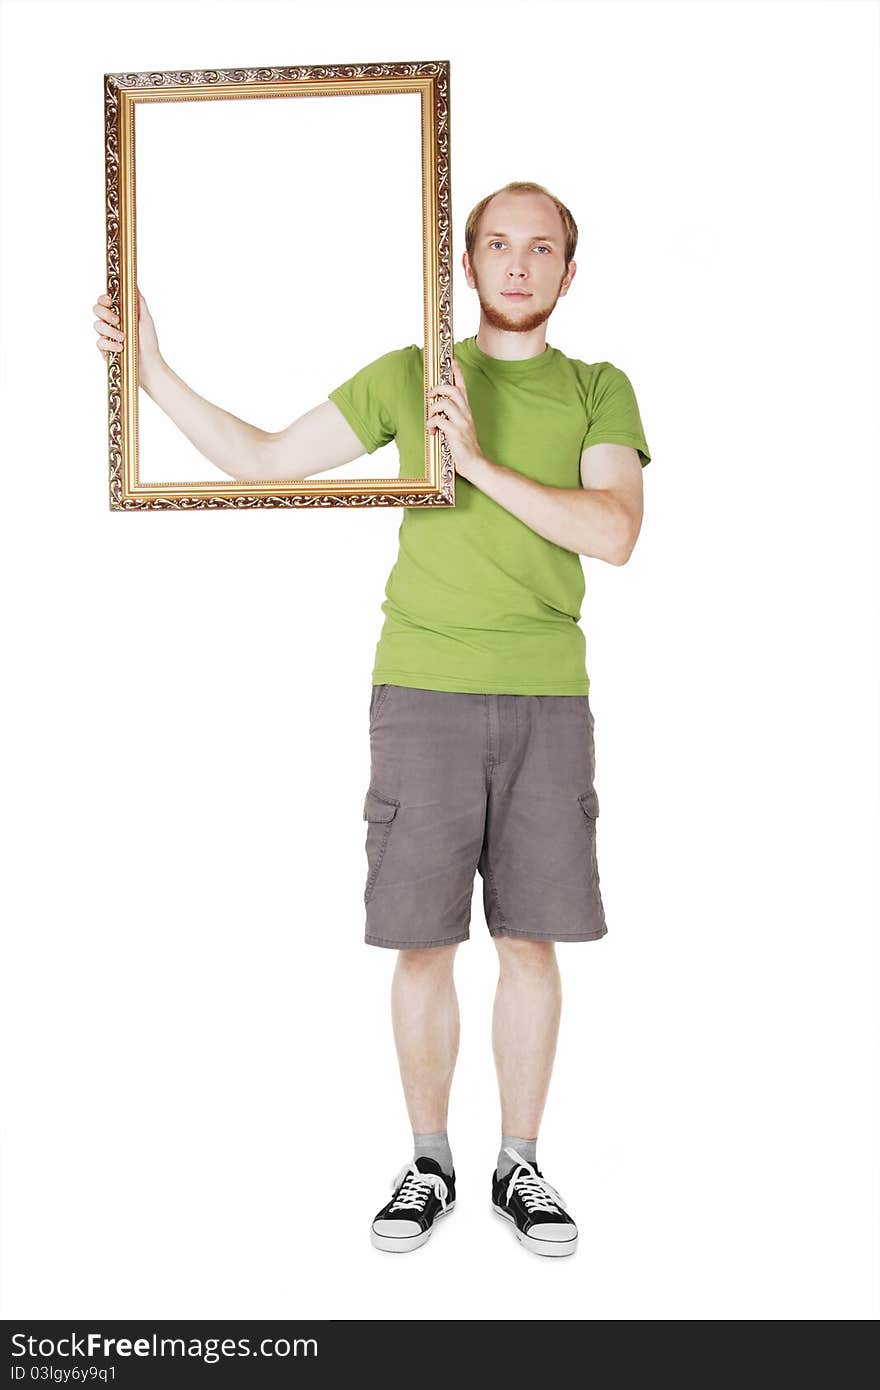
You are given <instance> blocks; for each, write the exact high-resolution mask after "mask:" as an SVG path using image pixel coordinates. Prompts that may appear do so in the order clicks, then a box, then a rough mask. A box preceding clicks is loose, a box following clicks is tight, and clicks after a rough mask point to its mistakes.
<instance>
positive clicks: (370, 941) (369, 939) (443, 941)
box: [364, 931, 470, 951]
mask: <svg viewBox="0 0 880 1390" xmlns="http://www.w3.org/2000/svg"><path fill="white" fill-rule="evenodd" d="M469 939H470V932H469V931H467V932H465V934H464V936H441V937H439V938H438V940H436V941H385V940H384V938H383V937H381V936H370V934H369V932H367V933H366V934H365V935H364V942H365V943H366V945H367V946H390V947H392V948H394V949H396V950H399V951H412V950H414V949H419V948H420V947H422V946H424V947H428V946H454V945H456V944H457V942H459V941H468V940H469Z"/></svg>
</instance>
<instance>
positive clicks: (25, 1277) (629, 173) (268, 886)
mask: <svg viewBox="0 0 880 1390" xmlns="http://www.w3.org/2000/svg"><path fill="white" fill-rule="evenodd" d="M2 38H3V73H2V80H3V100H4V105H3V112H2V121H3V129H2V140H3V144H2V173H3V188H2V194H3V198H2V206H3V212H2V218H3V221H2V228H0V231H2V254H3V261H2V277H3V278H2V287H0V288H2V303H3V310H4V313H3V342H2V364H0V365H2V389H3V418H4V424H3V430H4V447H3V458H4V470H3V477H4V489H5V495H4V506H3V509H2V516H3V533H2V558H3V568H4V574H3V579H4V592H5V595H6V612H5V622H4V634H3V636H4V641H3V646H4V655H5V657H6V671H7V675H6V680H5V682H4V694H5V700H6V716H5V721H4V734H5V738H4V748H3V783H4V796H3V815H4V823H3V827H2V844H3V850H4V866H3V876H2V883H3V899H4V902H3V907H4V918H5V926H4V929H3V932H4V935H3V967H4V968H3V986H2V991H3V992H2V1000H0V1003H2V1017H3V1037H2V1042H3V1071H2V1082H3V1084H2V1115H0V1162H2V1167H0V1200H2V1228H3V1240H2V1271H0V1273H2V1315H3V1316H4V1317H6V1318H37V1317H42V1318H52V1317H58V1318H72V1317H77V1318H81V1317H86V1316H88V1317H90V1318H98V1317H104V1318H111V1317H119V1318H123V1317H126V1318H128V1317H132V1318H133V1317H140V1318H153V1317H155V1318H160V1317H177V1318H183V1317H188V1316H191V1317H213V1318H235V1317H240V1318H257V1317H267V1318H270V1317H293V1318H298V1317H307V1316H317V1317H330V1318H352V1317H355V1318H380V1319H384V1318H390V1317H404V1318H410V1317H412V1318H421V1317H429V1318H437V1319H448V1318H497V1319H512V1318H521V1317H529V1318H535V1317H537V1318H545V1317H546V1318H556V1317H561V1318H577V1319H628V1320H629V1319H633V1320H635V1319H753V1318H754V1319H864V1318H870V1317H872V1316H873V1312H874V1310H875V1309H876V1303H875V1302H874V1301H873V1296H872V1277H871V1276H872V1267H873V1259H874V1255H873V1249H872V1230H873V1227H874V1221H875V1216H874V1213H873V1212H872V1192H873V1179H872V1169H871V1102H870V1096H871V1060H872V1057H871V1054H872V1042H873V1036H874V1035H873V1032H872V1028H871V1022H870V1017H871V1016H870V1002H871V972H872V953H871V940H870V901H871V878H870V850H871V845H872V834H875V833H876V824H872V819H873V817H874V813H875V799H874V777H875V766H876V728H875V720H876V688H875V685H874V673H873V669H872V659H871V650H870V643H871V638H870V624H871V621H872V606H871V601H870V589H871V581H872V567H871V544H872V492H871V481H872V473H873V466H875V463H876V460H875V458H874V456H873V449H872V417H871V396H872V391H873V390H875V389H876V378H875V375H874V372H873V369H872V362H871V352H872V336H871V318H872V315H871V310H872V294H873V293H874V284H873V282H872V279H871V274H872V263H871V250H872V246H873V243H874V240H875V238H876V220H875V219H876V207H875V203H874V202H873V197H874V186H873V181H872V170H873V168H874V162H875V160H876V155H877V150H876V146H875V144H874V143H873V130H874V128H875V125H876V119H877V109H876V96H875V93H876V52H877V7H876V6H875V5H873V4H863V3H853V4H850V3H838V4H835V5H833V6H832V5H830V4H827V5H826V4H787V3H782V4H775V3H760V4H749V5H743V4H729V5H728V4H722V3H718V4H715V3H709V4H701V5H697V4H690V3H685V4H665V3H659V4H641V3H618V4H600V3H595V4H587V3H583V4H556V5H547V4H542V5H541V6H540V7H539V6H538V5H537V4H528V5H516V4H511V3H507V4H505V5H504V6H503V7H499V8H492V7H488V6H477V5H474V4H473V3H468V5H467V6H466V7H461V8H456V7H454V6H449V5H443V6H442V7H439V6H438V7H436V8H433V9H432V8H427V7H426V8H424V9H422V10H420V11H418V12H416V13H413V12H411V11H410V10H405V9H403V8H394V9H387V10H383V9H374V8H372V7H365V9H364V10H363V11H355V10H352V11H343V10H341V9H338V8H336V7H333V6H331V5H328V4H327V3H323V4H322V5H321V7H320V8H315V9H308V8H305V7H301V6H299V5H295V4H267V5H259V4H249V5H247V6H246V5H244V4H205V5H198V4H189V5H187V4H180V3H177V4H175V5H174V6H173V7H172V6H171V5H157V4H155V3H151V4H150V5H149V6H147V5H140V4H126V5H119V4H117V5H113V6H110V5H104V4H95V5H87V4H64V5H61V4H40V3H33V0H29V2H28V3H27V4H26V5H25V4H19V3H12V4H11V3H7V4H5V6H4V8H3V35H2ZM432 58H448V59H449V60H450V61H451V63H452V139H453V155H452V171H453V214H454V232H455V259H456V264H457V266H458V262H459V261H460V255H461V250H462V237H463V229H464V222H465V218H466V215H467V212H468V211H469V209H470V207H471V206H472V205H473V204H474V203H475V202H476V201H477V200H478V198H480V197H481V196H482V195H483V194H484V193H485V192H487V191H490V190H491V189H493V188H496V187H498V186H499V185H500V184H502V183H504V182H505V181H506V180H508V179H512V178H526V179H537V180H538V181H539V182H541V183H544V184H546V185H547V186H548V187H549V188H551V189H553V190H554V191H556V192H557V193H558V194H559V196H560V197H562V198H563V200H564V201H565V202H566V203H567V204H568V205H569V206H570V207H571V209H572V211H573V212H574V214H575V217H576V218H577V220H578V223H579V226H580V236H581V240H580V245H579V248H578V255H577V261H578V265H579V272H578V275H577V278H576V280H575V283H574V285H573V288H572V291H571V293H570V294H569V295H568V296H567V298H565V299H564V300H563V301H561V302H560V304H559V305H558V307H557V310H556V311H555V313H554V315H553V317H552V319H551V320H550V324H549V330H548V341H549V342H550V343H551V344H552V345H554V346H556V347H559V348H561V349H563V350H564V351H566V352H568V353H569V354H570V355H572V356H576V357H579V358H581V359H583V360H586V361H601V360H610V361H612V362H614V363H615V364H616V365H618V366H620V367H622V368H623V369H624V370H625V371H626V372H627V374H628V375H629V376H630V379H631V380H632V382H633V385H634V387H635V389H636V393H637V396H638V400H639V404H640V407H641V411H642V417H643V421H644V424H645V429H646V432H647V438H648V442H649V445H650V448H651V451H652V454H653V459H652V462H651V463H650V464H649V465H648V467H647V468H646V469H645V473H644V479H645V493H646V502H645V521H644V525H643V529H642V534H641V537H640V539H639V542H638V545H637V547H636V550H635V553H634V554H633V557H632V559H631V560H630V562H629V563H628V564H627V565H626V566H624V567H623V568H614V567H611V566H608V565H606V564H603V563H602V562H600V561H598V560H595V559H585V561H584V565H585V569H586V574H587V594H586V598H585V601H584V609H583V618H582V624H583V627H584V630H585V632H586V635H587V658H588V669H589V674H590V677H591V680H592V687H591V692H590V698H591V705H592V708H593V713H594V716H595V721H596V725H595V737H596V752H597V775H596V787H597V791H598V794H599V798H600V802H601V808H602V809H601V818H600V823H599V832H598V833H599V863H600V869H601V875H602V888H603V895H604V898H605V904H606V911H607V916H608V922H609V934H608V936H607V937H606V938H605V939H604V940H603V941H601V942H597V943H590V944H585V945H577V946H568V947H565V946H561V947H560V948H559V958H560V961H561V966H562V971H563V989H564V1005H563V1019H562V1027H561V1034H560V1040H559V1051H558V1060H557V1066H556V1070H555V1074H554V1077H553V1081H552V1085H551V1090H550V1096H549V1100H548V1105H547V1109H546V1112H545V1117H544V1123H543V1125H542V1128H541V1134H540V1139H539V1147H538V1155H539V1162H540V1164H541V1166H542V1168H543V1169H544V1171H545V1173H546V1174H547V1176H548V1178H549V1179H550V1181H551V1182H553V1183H554V1184H555V1185H556V1186H557V1187H558V1189H559V1190H560V1191H561V1193H562V1195H563V1196H564V1197H565V1198H566V1200H567V1201H568V1202H569V1204H570V1206H571V1209H572V1211H573V1213H574V1215H575V1218H576V1220H577V1221H578V1223H579V1226H580V1230H581V1245H580V1249H579V1251H578V1253H577V1254H576V1256H575V1257H574V1258H573V1259H570V1260H560V1261H546V1260H540V1259H538V1258H536V1257H533V1256H531V1255H529V1254H528V1252H526V1251H525V1250H523V1249H522V1248H521V1247H519V1246H518V1245H517V1244H516V1242H515V1240H514V1237H513V1235H512V1234H511V1232H510V1230H509V1229H508V1228H507V1227H506V1225H504V1224H503V1223H502V1222H501V1221H500V1219H499V1218H498V1217H496V1216H495V1215H493V1213H492V1212H491V1209H490V1204H489V1179H490V1174H491V1171H492V1168H493V1166H494V1160H495V1155H496V1152H497V1146H498V1138H499V1132H498V1128H499V1110H498V1102H497V1092H496V1086H495V1077H494V1070H493V1064H492V1057H491V1047H490V1035H489V1026H490V1013H491V1004H492V995H493V990H494V986H495V979H496V959H495V951H494V948H493V946H492V944H491V941H490V940H489V938H488V935H487V933H486V930H485V925H484V918H483V915H482V908H481V901H480V886H481V885H480V880H479V878H478V879H477V882H476V884H475V897H474V916H473V920H472V925H471V930H472V939H471V940H470V941H469V942H467V943H465V944H464V945H463V946H461V947H460V949H459V953H458V961H457V967H456V975H457V982H458V987H459V996H460V1001H461V1014H462V1039H461V1053H460V1060H459V1068H458V1072H457V1075H456V1079H455V1084H454V1087H453V1097H452V1105H451V1110H450V1116H449V1133H450V1138H451V1141H452V1145H453V1150H454V1154H455V1160H456V1166H457V1169H458V1172H459V1181H460V1188H459V1203H458V1209H457V1212H456V1214H455V1215H454V1217H452V1218H451V1219H450V1221H449V1224H448V1225H445V1226H443V1225H441V1227H440V1228H438V1230H437V1232H436V1235H435V1236H434V1238H433V1239H432V1240H431V1242H430V1243H429V1245H427V1246H426V1247H425V1248H424V1249H422V1250H420V1251H419V1252H417V1253H416V1254H413V1255H412V1256H410V1257H409V1258H407V1259H403V1260H401V1259H399V1258H395V1257H393V1256H386V1255H384V1254H381V1253H379V1252H377V1251H375V1250H373V1249H372V1247H371V1246H370V1243H369V1238H368V1229H369V1222H370V1220H371V1218H372V1216H373V1215H374V1213H375V1211H376V1210H378V1208H379V1207H380V1206H381V1205H382V1204H383V1203H384V1202H385V1201H386V1200H387V1196H388V1195H389V1180H390V1178H391V1175H392V1174H393V1173H394V1172H395V1171H396V1170H397V1169H398V1168H399V1166H400V1165H401V1164H402V1163H403V1162H404V1161H405V1160H406V1158H407V1157H408V1156H409V1155H410V1154H411V1135H410V1130H409V1126H408V1122H407V1117H406V1112H405V1109H404V1105H403V1099H402V1095H401V1091H400V1085H399V1078H398V1074H397V1063H396V1058H395V1053H394V1048H393V1039H392V1033H391V1024H390V1017H389V1008H388V995H389V984H390V976H391V970H392V967H393V964H394V953H393V952H390V951H384V950H381V949H377V948H368V947H367V946H365V945H364V943H363V940H362V933H363V902H362V895H363V885H364V878H365V870H366V859H365V854H364V830H365V826H364V822H363V821H362V819H361V813H362V805H363V798H364V792H365V790H366V787H367V784H368V777H369V741H368V707H369V699H370V673H371V669H372V660H373V655H374V651H375V644H376V641H377V638H378V634H379V628H380V624H381V616H382V615H381V613H380V604H381V601H382V598H383V591H384V585H385V581H386V579H387V576H388V572H389V570H390V568H391V566H392V564H393V562H394V559H395V557H396V539H397V528H398V525H399V523H400V520H401V516H402V513H400V512H399V511H396V510H393V509H389V510H384V511H381V512H370V513H369V514H366V513H364V512H357V511H352V512H347V511H344V510H328V511H324V512H319V511H312V512H306V513H295V512H293V511H285V510H278V511H269V510H267V511H258V512H253V513H228V514H226V513H211V512H206V513H197V514H190V515H184V514H169V515H128V514H122V513H111V512H110V511H109V508H108V499H107V491H108V489H107V471H108V470H107V391H106V369H105V366H104V363H103V360H102V359H101V357H100V356H99V355H98V352H97V350H96V348H95V346H94V342H95V335H94V330H93V328H92V319H93V315H92V312H91V306H92V304H93V303H94V301H95V299H96V297H97V295H98V293H99V292H100V291H101V289H102V286H103V283H104V265H105V262H104V255H105V242H104V160H103V111H102V74H103V73H104V72H105V71H120V70H123V69H130V70H143V69H148V68H172V67H183V68H195V67H202V66H217V67H224V66H239V65H250V64H253V65H262V64H269V63H277V64H301V63H327V62H354V61H366V62H370V61H382V60H405V59H420V60H426V59H432ZM380 191H381V174H380ZM357 254H358V247H357V242H356V240H355V242H354V243H353V245H352V255H355V256H356V255H357ZM381 289H382V292H383V293H384V292H385V291H386V290H387V291H388V293H392V292H393V287H391V286H387V287H386V286H383V287H381ZM331 305H332V299H328V312H329V311H330V308H331ZM381 306H382V299H381V295H380V296H379V297H378V298H376V299H374V300H373V301H372V302H371V303H370V304H369V305H365V306H363V307H362V308H360V309H356V310H354V309H353V311H352V312H353V313H355V314H356V313H358V312H363V313H371V314H376V313H381V312H382V307H381ZM259 319H260V309H259V306H256V307H255V320H254V325H255V330H257V329H258V327H259ZM476 324H477V314H476V298H475V296H474V294H473V293H472V292H471V291H469V290H468V289H467V286H466V284H465V281H464V277H463V274H462V272H461V269H460V266H458V268H457V270H456V284H455V332H456V336H458V337H460V336H465V335H466V334H469V333H472V332H474V331H475V328H476ZM297 328H298V331H299V332H300V333H301V334H303V335H308V332H309V326H308V325H307V324H304V325H298V326H297ZM160 342H161V339H160ZM395 345H396V344H389V347H390V346H395ZM163 347H164V348H165V350H166V351H167V355H168V357H169V360H171V361H172V365H178V366H179V365H180V364H177V363H175V360H174V355H173V352H172V345H171V343H168V344H163ZM229 351H230V354H235V357H236V360H237V362H238V364H239V368H238V369H239V371H240V373H241V374H242V376H243V377H245V376H247V374H249V373H252V372H254V371H259V370H261V369H262V367H261V363H260V362H259V360H258V359H259V354H258V350H257V347H256V346H255V340H254V339H253V338H244V339H243V340H242V341H240V342H231V343H230V344H229ZM187 365H188V366H189V367H190V368H191V369H192V371H193V372H196V371H197V370H198V362H197V361H192V362H190V363H188V364H187ZM321 365H322V370H323V371H324V372H325V374H326V377H327V388H328V389H329V387H330V386H331V385H332V384H335V383H336V382H337V381H340V380H343V379H344V377H345V376H346V375H347V373H348V369H349V367H351V366H352V364H351V363H350V362H349V360H348V354H347V331H346V323H345V321H344V320H343V321H341V322H340V323H339V326H338V357H337V359H336V360H334V361H327V362H326V363H323V364H321ZM357 365H360V364H359V363H356V364H354V366H357ZM184 375H186V373H185V372H184ZM314 403H317V400H316V401H315V402H314ZM218 404H221V405H224V406H226V407H227V408H228V407H229V405H230V402H228V401H224V400H220V401H218ZM286 406H287V403H286V401H285V399H284V398H283V392H279V397H278V401H277V412H278V418H277V419H276V420H274V421H271V422H268V423H270V425H271V426H272V427H276V428H277V427H278V426H279V425H280V424H281V423H284V421H285V417H286V414H287V411H286ZM290 414H291V415H292V414H293V412H292V411H291V412H290ZM258 423H266V422H262V421H261V422H258Z"/></svg>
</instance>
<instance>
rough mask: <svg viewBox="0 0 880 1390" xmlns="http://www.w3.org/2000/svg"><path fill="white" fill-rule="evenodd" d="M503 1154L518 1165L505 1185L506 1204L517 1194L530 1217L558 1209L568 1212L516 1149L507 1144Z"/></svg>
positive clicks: (547, 1184) (554, 1192)
mask: <svg viewBox="0 0 880 1390" xmlns="http://www.w3.org/2000/svg"><path fill="white" fill-rule="evenodd" d="M504 1152H505V1153H506V1154H509V1155H510V1157H511V1158H515V1159H516V1161H517V1164H518V1165H519V1166H518V1167H516V1168H514V1170H513V1172H512V1174H511V1176H510V1182H509V1183H508V1184H507V1201H508V1202H510V1198H511V1195H512V1194H513V1193H514V1192H518V1193H519V1194H520V1196H521V1197H522V1199H523V1202H524V1203H525V1207H526V1211H527V1212H528V1213H529V1215H530V1216H531V1214H532V1212H535V1211H549V1212H555V1211H557V1210H558V1209H559V1207H561V1208H562V1210H563V1211H567V1210H568V1208H567V1206H566V1205H565V1203H564V1202H563V1200H562V1198H561V1197H560V1195H559V1193H558V1192H557V1191H556V1188H555V1187H551V1186H550V1184H549V1182H547V1180H546V1178H542V1177H539V1176H538V1174H537V1173H536V1172H535V1170H534V1168H533V1167H532V1165H531V1163H529V1162H527V1161H526V1159H524V1158H523V1156H522V1154H520V1153H517V1151H516V1149H513V1148H511V1147H510V1145H509V1144H508V1145H507V1146H506V1147H505V1150H504Z"/></svg>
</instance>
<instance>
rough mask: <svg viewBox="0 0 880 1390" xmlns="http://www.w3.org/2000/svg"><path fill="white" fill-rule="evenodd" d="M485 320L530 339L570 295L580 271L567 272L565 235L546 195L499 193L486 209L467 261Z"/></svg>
mask: <svg viewBox="0 0 880 1390" xmlns="http://www.w3.org/2000/svg"><path fill="white" fill-rule="evenodd" d="M462 263H463V265H464V271H465V275H466V276H467V281H468V284H469V285H470V286H471V287H472V288H473V289H476V291H477V294H478V296H479V300H480V307H481V309H482V311H483V317H484V318H485V319H486V320H487V322H488V323H490V324H491V325H492V327H493V328H500V329H503V330H504V331H505V332H508V333H530V332H531V331H532V329H534V328H538V327H539V326H540V325H541V324H542V323H544V322H545V321H546V320H547V319H548V318H549V317H550V315H551V314H552V312H553V310H554V308H555V307H556V301H557V300H558V299H559V297H560V295H563V294H567V293H568V287H569V285H570V284H571V282H572V280H573V278H574V273H575V270H576V266H575V263H574V261H572V262H571V264H570V265H569V267H568V270H567V271H566V270H565V231H564V228H563V225H562V218H561V217H560V215H559V213H558V212H557V210H556V205H555V204H554V203H553V202H552V201H551V200H550V199H549V198H548V197H546V195H545V194H543V193H499V194H497V196H496V197H494V198H493V199H492V201H491V203H489V204H488V206H487V207H486V208H485V209H484V211H483V215H482V217H481V218H480V225H479V227H478V228H477V235H476V238H475V240H474V252H473V257H472V258H469V257H468V253H467V252H466V251H465V253H464V256H463V258H462Z"/></svg>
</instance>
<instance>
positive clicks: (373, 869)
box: [364, 685, 608, 948]
mask: <svg viewBox="0 0 880 1390" xmlns="http://www.w3.org/2000/svg"><path fill="white" fill-rule="evenodd" d="M593 725H594V721H593V715H592V711H591V710H590V705H589V699H588V697H587V696H586V695H476V694H470V693H469V692H464V691H462V692H459V691H451V690H422V689H413V688H411V687H409V686H403V685H374V686H373V687H372V696H371V699H370V785H369V788H368V790H367V795H366V799H365V801H364V820H365V821H366V822H367V830H366V852H367V884H366V889H365V891H364V904H365V906H366V909H367V918H366V931H365V940H366V941H367V943H368V944H369V945H371V946H393V947H397V948H403V947H405V948H409V947H414V946H416V947H419V946H448V945H451V944H452V943H453V942H455V941H466V940H467V938H468V937H469V935H470V931H469V927H470V919H471V899H472V895H473V886H474V874H475V871H476V870H479V872H480V876H481V877H482V880H483V906H484V910H485V914H486V925H487V927H488V929H489V933H490V935H492V936H510V937H518V938H520V939H522V940H527V941H596V940H597V939H598V938H599V937H601V936H604V935H605V934H606V932H607V930H608V928H607V926H606V924H605V912H604V909H603V906H602V897H601V894H600V892H599V870H598V866H597V863H596V817H597V816H598V813H599V802H598V798H597V796H596V792H595V789H594V787H593V777H594V773H595V754H594V747H593Z"/></svg>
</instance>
